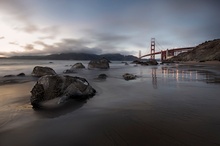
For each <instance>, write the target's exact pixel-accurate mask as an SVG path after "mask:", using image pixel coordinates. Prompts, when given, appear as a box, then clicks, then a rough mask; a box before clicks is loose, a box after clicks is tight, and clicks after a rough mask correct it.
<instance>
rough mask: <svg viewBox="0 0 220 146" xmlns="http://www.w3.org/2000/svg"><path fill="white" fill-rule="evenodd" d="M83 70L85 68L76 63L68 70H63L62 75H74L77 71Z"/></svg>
mask: <svg viewBox="0 0 220 146" xmlns="http://www.w3.org/2000/svg"><path fill="white" fill-rule="evenodd" d="M83 68H85V66H84V65H83V64H82V63H76V64H74V65H72V67H71V68H70V69H67V70H65V71H64V72H63V73H66V74H68V73H76V70H77V69H83Z"/></svg>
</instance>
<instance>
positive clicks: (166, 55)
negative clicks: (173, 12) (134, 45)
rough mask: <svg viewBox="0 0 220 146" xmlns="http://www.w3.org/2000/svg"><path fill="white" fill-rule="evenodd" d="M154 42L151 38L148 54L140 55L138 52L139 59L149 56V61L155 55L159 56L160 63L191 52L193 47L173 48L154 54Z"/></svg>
mask: <svg viewBox="0 0 220 146" xmlns="http://www.w3.org/2000/svg"><path fill="white" fill-rule="evenodd" d="M155 42H156V41H155V38H151V45H150V53H149V54H145V55H141V51H139V59H142V58H144V57H148V56H150V59H155V55H158V54H161V61H164V60H166V59H168V58H171V57H173V56H175V55H177V54H178V53H181V52H187V51H191V50H192V49H193V48H194V47H184V48H173V49H166V50H160V51H157V52H156V51H155V50H156V44H155Z"/></svg>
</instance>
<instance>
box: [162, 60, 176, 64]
mask: <svg viewBox="0 0 220 146" xmlns="http://www.w3.org/2000/svg"><path fill="white" fill-rule="evenodd" d="M170 63H175V62H174V61H172V60H163V61H162V62H161V64H170Z"/></svg>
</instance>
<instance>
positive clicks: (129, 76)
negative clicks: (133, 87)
mask: <svg viewBox="0 0 220 146" xmlns="http://www.w3.org/2000/svg"><path fill="white" fill-rule="evenodd" d="M136 77H137V76H136V75H133V74H129V73H126V74H124V75H123V78H124V79H125V80H127V81H128V80H134V79H136Z"/></svg>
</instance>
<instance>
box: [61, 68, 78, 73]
mask: <svg viewBox="0 0 220 146" xmlns="http://www.w3.org/2000/svg"><path fill="white" fill-rule="evenodd" d="M63 73H64V74H72V73H76V71H75V70H70V69H67V70H65V71H63Z"/></svg>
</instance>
